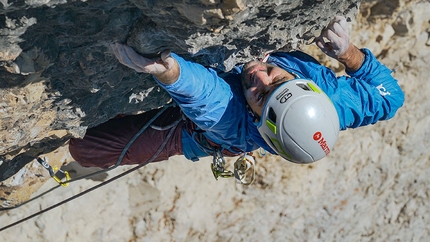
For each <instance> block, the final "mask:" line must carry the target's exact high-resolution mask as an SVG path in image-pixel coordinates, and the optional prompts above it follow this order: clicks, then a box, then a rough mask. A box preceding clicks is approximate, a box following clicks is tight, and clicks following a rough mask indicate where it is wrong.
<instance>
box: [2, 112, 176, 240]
mask: <svg viewBox="0 0 430 242" xmlns="http://www.w3.org/2000/svg"><path fill="white" fill-rule="evenodd" d="M170 106H171V105H166V106H164V107H163V109H162V110H160V111H159V112H158V113H157V114H156V115H154V117H152V118H151V119H150V120H149V121H148V122H147V124H145V125H144V126H143V127H142V128H141V129H140V130H139V132H137V133H136V134H135V135H134V136H133V138H132V139H131V140H130V141H129V142H128V144H127V145H126V146H125V147H124V149H123V151H122V153H121V155H120V156H119V158H118V161H117V162H116V164H115V165H113V166H112V167H109V168H108V169H106V170H102V171H97V172H93V173H91V174H88V175H85V176H81V177H78V178H75V179H71V180H67V181H62V182H59V185H58V186H56V187H53V188H51V189H49V190H48V191H46V192H43V193H42V194H40V195H38V196H37V197H35V198H33V199H30V200H28V201H26V202H24V203H21V204H19V205H17V206H14V207H9V208H1V209H0V211H2V210H10V209H14V208H18V207H20V206H22V205H24V204H27V203H29V202H30V201H34V200H35V199H37V198H40V197H42V196H43V195H46V194H47V193H49V192H52V191H53V190H55V189H57V188H58V187H60V186H62V185H63V184H68V183H70V182H74V181H78V180H82V179H84V178H87V177H90V176H94V175H96V174H99V173H102V172H103V173H104V172H106V171H109V170H112V169H114V168H116V167H118V166H119V165H120V164H121V162H122V160H123V159H124V156H125V154H126V153H127V151H128V149H129V148H130V146H131V145H132V144H133V142H134V141H135V140H136V139H137V138H138V137H139V136H140V135H141V134H142V133H143V132H144V131H145V130H146V129H147V128H148V126H149V125H151V124H152V122H153V121H154V120H155V119H156V118H157V117H159V116H160V115H161V114H162V113H163V112H164V111H165V110H166V109H167V108H168V107H170ZM180 121H181V119H179V120H176V121H175V122H174V123H175V124H178V123H179V122H180ZM175 126H176V125H173V126H171V127H172V128H171V129H170V131H169V133H168V134H167V137H166V139H165V140H164V142H163V143H162V144H161V145H160V147H159V148H158V150H157V152H155V154H154V155H153V156H152V157H151V159H149V160H148V161H146V162H144V163H142V164H140V165H138V166H136V167H134V168H132V169H129V170H127V171H125V172H123V173H121V174H119V175H117V176H115V177H113V178H111V179H109V180H107V181H104V182H102V183H100V184H98V185H96V186H94V187H91V188H89V189H87V190H84V191H82V192H80V193H78V194H76V195H74V196H72V197H70V198H68V199H66V200H63V201H61V202H58V203H56V204H54V205H52V206H50V207H48V208H45V209H42V210H41V211H39V212H37V213H34V214H32V215H30V216H27V217H25V218H23V219H21V220H19V221H16V222H14V223H12V224H9V225H7V226H4V227H2V228H0V232H1V231H3V230H6V229H8V228H11V227H13V226H16V225H18V224H20V223H22V222H25V221H27V220H29V219H31V218H33V217H36V216H38V215H41V214H43V213H45V212H47V211H49V210H52V209H54V208H56V207H58V206H61V205H63V204H65V203H67V202H70V201H72V200H74V199H76V198H78V197H81V196H83V195H85V194H87V193H89V192H91V191H94V190H96V189H98V188H100V187H102V186H104V185H107V184H108V183H111V182H113V181H115V180H117V179H119V178H121V177H123V176H125V175H127V174H129V173H131V172H133V171H136V170H138V169H139V168H141V167H142V166H145V165H146V164H148V163H151V162H152V161H153V160H154V159H155V158H157V156H158V155H159V154H160V153H161V151H162V150H163V149H164V147H165V146H166V144H167V142H168V141H169V140H170V138H171V137H172V135H173V133H174V131H175V129H174V128H173V127H175ZM39 162H40V161H39ZM45 168H46V167H45Z"/></svg>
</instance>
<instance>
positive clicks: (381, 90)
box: [376, 84, 391, 96]
mask: <svg viewBox="0 0 430 242" xmlns="http://www.w3.org/2000/svg"><path fill="white" fill-rule="evenodd" d="M376 88H377V89H378V91H379V93H380V94H381V96H386V95H391V93H390V92H388V91H387V89H385V87H384V86H383V85H382V84H381V85H379V86H377V87H376Z"/></svg>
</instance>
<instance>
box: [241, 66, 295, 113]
mask: <svg viewBox="0 0 430 242" xmlns="http://www.w3.org/2000/svg"><path fill="white" fill-rule="evenodd" d="M292 79H294V76H293V75H292V74H290V73H289V72H287V71H285V70H284V69H282V68H279V67H277V66H275V65H271V64H267V63H264V62H261V61H251V62H248V63H247V64H245V65H244V67H243V70H242V76H241V81H242V87H243V92H244V95H245V98H246V102H247V103H248V105H249V107H250V108H251V109H252V111H253V112H254V114H256V116H257V118H258V117H260V116H261V114H262V112H263V108H264V105H265V104H266V102H267V100H268V98H269V97H270V94H272V92H273V91H274V90H275V89H276V88H277V87H278V86H279V85H281V84H282V83H284V82H287V81H290V80H292Z"/></svg>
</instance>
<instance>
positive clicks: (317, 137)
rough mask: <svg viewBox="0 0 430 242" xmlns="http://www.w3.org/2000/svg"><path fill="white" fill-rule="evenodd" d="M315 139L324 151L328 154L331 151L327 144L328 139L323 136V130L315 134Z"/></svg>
mask: <svg viewBox="0 0 430 242" xmlns="http://www.w3.org/2000/svg"><path fill="white" fill-rule="evenodd" d="M313 138H314V140H315V141H317V142H318V144H319V145H320V146H321V149H322V150H323V151H324V153H325V154H326V155H328V154H329V153H330V147H328V145H327V141H326V140H325V139H324V137H323V136H322V133H321V132H316V133H315V134H314V136H313Z"/></svg>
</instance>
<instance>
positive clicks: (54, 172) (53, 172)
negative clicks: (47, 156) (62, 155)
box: [36, 157, 70, 187]
mask: <svg viewBox="0 0 430 242" xmlns="http://www.w3.org/2000/svg"><path fill="white" fill-rule="evenodd" d="M36 160H37V161H38V162H39V163H40V164H41V165H42V166H43V167H45V169H46V170H48V172H49V175H50V176H51V177H52V178H53V179H54V180H55V181H56V182H58V184H60V185H61V186H63V187H67V186H68V185H69V182H68V181H70V175H69V172H67V171H63V170H61V169H59V168H58V167H54V168H52V166H50V165H49V164H48V163H47V162H46V161H45V160H43V159H42V158H40V157H37V158H36ZM64 179H65V181H64V182H63V180H64Z"/></svg>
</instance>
